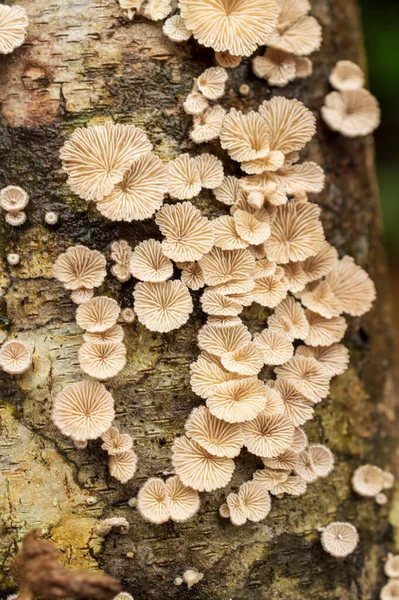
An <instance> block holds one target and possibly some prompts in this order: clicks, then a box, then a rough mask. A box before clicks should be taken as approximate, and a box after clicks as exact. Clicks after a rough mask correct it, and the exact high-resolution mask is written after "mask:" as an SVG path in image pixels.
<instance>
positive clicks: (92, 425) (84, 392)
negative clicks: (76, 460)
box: [51, 381, 115, 442]
mask: <svg viewBox="0 0 399 600" xmlns="http://www.w3.org/2000/svg"><path fill="white" fill-rule="evenodd" d="M114 416H115V411H114V399H113V397H112V396H111V394H110V393H109V392H108V391H107V389H106V388H105V386H104V385H102V384H101V383H98V382H97V381H82V382H79V383H72V384H70V385H68V386H66V387H65V388H64V389H63V390H62V391H61V392H60V393H59V394H58V395H57V396H56V397H55V399H54V403H53V410H52V414H51V418H52V420H53V422H54V424H55V425H56V426H57V427H58V429H60V431H61V432H62V433H63V434H64V435H66V436H68V437H71V438H72V439H73V440H75V441H77V442H84V441H87V440H93V439H96V438H98V437H100V436H101V435H102V434H103V433H105V432H106V431H107V430H108V429H109V428H110V427H111V424H112V421H113V419H114Z"/></svg>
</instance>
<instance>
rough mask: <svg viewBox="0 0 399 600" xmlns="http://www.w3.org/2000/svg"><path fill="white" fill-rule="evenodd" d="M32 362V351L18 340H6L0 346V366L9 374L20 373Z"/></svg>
mask: <svg viewBox="0 0 399 600" xmlns="http://www.w3.org/2000/svg"><path fill="white" fill-rule="evenodd" d="M31 364H32V352H31V350H30V348H29V346H28V345H27V344H25V343H24V342H21V341H20V340H8V341H7V342H5V343H4V344H3V345H2V346H1V348H0V368H1V369H3V371H5V372H6V373H9V374H10V375H21V374H22V373H25V371H27V370H28V369H29V367H30V366H31Z"/></svg>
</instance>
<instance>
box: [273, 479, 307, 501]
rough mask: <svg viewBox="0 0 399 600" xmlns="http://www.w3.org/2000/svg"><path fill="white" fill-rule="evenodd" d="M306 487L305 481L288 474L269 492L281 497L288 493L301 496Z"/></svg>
mask: <svg viewBox="0 0 399 600" xmlns="http://www.w3.org/2000/svg"><path fill="white" fill-rule="evenodd" d="M306 489H307V483H306V482H305V481H303V479H301V478H300V477H297V476H294V475H292V476H291V475H289V476H288V477H287V479H286V481H284V482H283V483H279V484H277V485H276V486H275V487H274V488H272V489H271V490H270V493H271V494H273V496H278V497H279V498H282V497H283V496H284V494H289V495H290V496H302V495H303V494H304V493H305V492H306Z"/></svg>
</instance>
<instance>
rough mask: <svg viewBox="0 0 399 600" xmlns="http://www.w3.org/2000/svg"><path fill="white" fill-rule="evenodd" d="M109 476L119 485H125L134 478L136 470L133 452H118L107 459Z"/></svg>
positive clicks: (135, 459) (135, 458) (135, 456)
mask: <svg viewBox="0 0 399 600" xmlns="http://www.w3.org/2000/svg"><path fill="white" fill-rule="evenodd" d="M108 468H109V472H110V475H112V477H115V479H118V481H120V482H121V483H127V482H128V481H129V480H130V479H132V478H133V477H134V474H135V472H136V469H137V455H136V453H135V452H133V450H127V451H126V452H119V453H118V454H114V455H112V456H110V457H109V459H108Z"/></svg>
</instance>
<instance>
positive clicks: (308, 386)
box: [275, 355, 329, 402]
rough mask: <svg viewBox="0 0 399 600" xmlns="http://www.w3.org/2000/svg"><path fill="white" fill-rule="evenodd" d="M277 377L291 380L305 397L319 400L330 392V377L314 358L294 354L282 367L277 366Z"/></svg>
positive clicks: (315, 400) (314, 400)
mask: <svg viewBox="0 0 399 600" xmlns="http://www.w3.org/2000/svg"><path fill="white" fill-rule="evenodd" d="M275 373H276V375H277V379H285V380H287V381H291V383H292V384H293V385H294V386H295V387H296V389H297V390H298V391H299V392H301V393H302V394H303V395H304V396H305V398H309V400H312V401H313V402H319V401H320V399H321V398H325V397H326V396H327V395H328V392H329V377H328V376H327V375H326V372H325V370H324V369H323V367H322V366H321V365H320V364H319V363H318V362H317V360H315V359H314V358H307V357H305V356H298V355H296V356H294V357H293V358H291V360H289V361H288V362H287V363H285V364H284V365H282V366H281V367H276V369H275Z"/></svg>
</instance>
